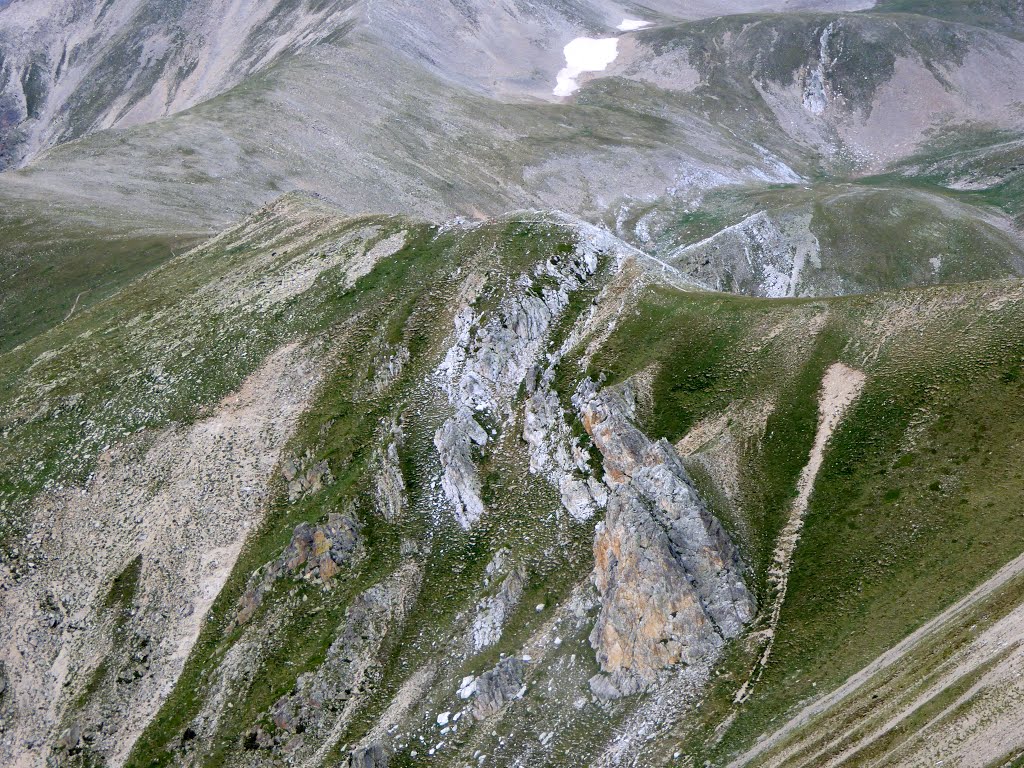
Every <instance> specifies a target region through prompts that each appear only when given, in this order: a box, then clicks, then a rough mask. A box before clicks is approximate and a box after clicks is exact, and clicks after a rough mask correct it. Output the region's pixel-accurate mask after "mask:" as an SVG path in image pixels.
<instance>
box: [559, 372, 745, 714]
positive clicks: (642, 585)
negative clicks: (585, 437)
mask: <svg viewBox="0 0 1024 768" xmlns="http://www.w3.org/2000/svg"><path fill="white" fill-rule="evenodd" d="M574 402H575V403H576V405H577V407H578V408H579V409H580V414H581V417H582V419H583V423H584V426H585V427H586V429H587V431H588V432H589V433H590V435H591V437H592V438H593V440H594V443H595V445H596V446H597V448H598V449H599V450H600V451H601V453H602V455H603V457H604V468H605V473H606V474H605V481H606V483H607V484H608V486H609V488H610V489H611V491H610V494H609V499H608V508H607V514H606V518H605V520H604V521H603V522H602V523H600V524H599V525H598V527H597V532H596V535H595V541H594V557H595V561H596V562H595V571H594V582H595V584H596V586H597V589H598V592H599V594H600V596H601V612H600V615H599V617H598V620H597V623H596V625H595V627H594V630H593V632H592V633H591V635H590V643H591V645H592V646H593V648H594V649H595V650H596V651H597V659H598V662H599V663H600V665H601V669H602V670H603V671H604V672H605V673H606V674H607V675H608V678H606V679H600V678H598V679H596V680H593V681H592V682H591V687H592V689H593V690H594V692H595V693H597V694H599V695H602V696H606V697H614V696H617V695H620V694H621V695H628V694H630V693H635V692H637V691H640V690H643V689H644V688H646V687H647V686H648V685H650V684H651V683H653V682H655V681H656V680H657V679H658V675H659V673H660V672H661V671H662V670H665V669H667V668H669V667H672V666H674V665H677V664H680V663H682V664H695V663H701V662H706V661H707V660H708V659H710V658H714V657H715V655H716V654H717V653H718V652H719V650H720V648H721V646H722V645H723V643H724V641H725V640H727V639H729V638H733V637H736V636H737V635H738V634H739V633H740V632H741V630H742V628H743V626H744V624H746V623H747V622H749V621H750V620H751V619H752V618H753V616H754V613H755V610H756V606H755V603H754V598H753V596H752V595H751V593H750V592H749V590H748V589H747V587H746V585H745V583H744V581H743V571H744V566H743V563H742V562H741V561H740V557H739V553H738V551H737V550H736V548H735V547H734V546H733V544H732V542H731V540H730V539H729V536H728V534H727V533H726V532H725V530H724V529H723V528H722V526H721V524H720V523H719V522H718V520H716V519H715V518H714V516H713V515H711V513H710V512H709V511H708V509H707V507H705V505H704V504H703V502H702V501H701V500H700V497H699V496H698V495H697V492H696V490H695V488H694V487H693V484H692V482H691V481H690V478H689V477H688V475H687V474H686V470H685V469H684V468H683V466H682V464H681V463H680V461H679V459H678V457H677V456H676V454H675V452H674V451H673V449H672V447H671V446H670V445H669V444H668V443H667V442H665V441H663V440H662V441H658V442H654V441H652V440H650V439H649V438H648V437H647V436H646V435H645V434H644V433H643V432H642V431H641V430H640V429H638V428H637V427H636V426H635V425H634V424H633V421H632V415H633V414H632V406H631V393H630V391H629V389H628V387H627V388H625V390H624V391H616V390H603V391H598V389H597V387H596V385H595V384H594V383H593V382H585V384H584V386H583V387H581V390H580V392H579V393H578V394H577V395H576V397H575V398H574Z"/></svg>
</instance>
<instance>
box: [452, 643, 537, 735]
mask: <svg viewBox="0 0 1024 768" xmlns="http://www.w3.org/2000/svg"><path fill="white" fill-rule="evenodd" d="M525 679H526V661H525V660H523V659H520V658H516V657H514V656H510V657H509V658H507V659H502V660H501V661H500V662H498V665H497V666H496V667H494V669H491V670H489V671H487V672H484V673H483V674H482V675H480V677H478V678H476V679H475V680H471V681H464V683H465V684H464V685H463V686H462V687H461V688H460V690H459V695H460V696H462V697H463V698H469V697H472V698H473V705H472V713H473V717H474V718H476V719H477V720H484V719H486V718H488V717H490V716H491V715H495V714H497V713H498V712H500V711H501V709H502V707H504V706H505V705H506V704H508V703H509V702H510V701H515V700H516V699H521V698H522V697H523V694H525V693H526V683H525Z"/></svg>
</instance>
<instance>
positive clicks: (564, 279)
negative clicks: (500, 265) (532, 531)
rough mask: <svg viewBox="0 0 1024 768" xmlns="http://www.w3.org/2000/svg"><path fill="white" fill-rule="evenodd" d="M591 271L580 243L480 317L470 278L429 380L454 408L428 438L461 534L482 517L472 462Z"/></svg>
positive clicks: (588, 251) (592, 259)
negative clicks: (449, 338) (450, 335)
mask: <svg viewBox="0 0 1024 768" xmlns="http://www.w3.org/2000/svg"><path fill="white" fill-rule="evenodd" d="M597 264H598V258H597V250H596V249H595V248H594V247H593V245H592V244H591V243H590V242H589V241H587V240H581V242H580V243H578V244H577V245H576V246H575V248H574V250H572V251H571V252H569V253H564V254H555V255H552V256H551V257H550V258H549V259H548V260H547V261H546V262H543V263H542V264H539V265H538V266H537V267H536V268H535V269H534V271H533V274H532V276H530V275H526V274H523V275H521V276H520V277H519V279H518V280H516V281H515V282H514V284H513V285H512V286H510V290H508V295H506V296H505V297H504V298H502V299H500V301H499V302H498V305H497V307H496V308H495V309H493V310H487V311H484V312H482V313H480V314H477V312H476V311H475V310H474V308H473V306H472V304H473V302H474V301H475V299H477V298H479V296H480V292H481V291H482V290H483V284H482V282H481V280H480V279H479V278H471V281H472V282H474V283H475V285H474V286H473V288H472V289H471V290H469V291H467V294H468V298H469V299H470V300H469V301H467V303H466V305H465V306H463V307H462V309H460V310H459V311H458V312H457V314H456V316H455V342H454V344H453V345H452V346H451V347H450V349H449V350H448V353H447V355H446V356H445V359H444V362H442V364H441V365H440V366H439V368H438V369H437V372H436V374H435V379H436V380H437V382H438V384H439V386H440V387H441V388H442V389H443V390H444V391H445V393H446V394H447V396H448V399H449V402H450V403H451V405H452V406H453V408H454V414H453V415H452V416H451V417H450V418H448V419H447V420H446V421H445V422H444V424H443V425H442V426H441V427H440V429H438V430H437V433H436V434H435V436H434V445H435V447H436V448H437V452H438V455H439V456H440V459H441V466H442V476H441V487H442V489H443V490H444V493H445V496H446V497H447V499H448V500H449V502H450V503H451V505H452V507H453V508H454V512H455V518H456V520H457V521H458V522H459V524H460V525H461V526H462V527H463V528H469V527H470V526H472V525H473V524H474V523H475V522H476V521H477V520H479V519H480V517H481V516H482V515H483V514H484V504H483V501H482V499H481V496H480V491H481V484H480V478H479V476H478V474H477V469H476V458H477V457H478V456H479V455H481V454H482V453H483V452H485V451H486V450H487V447H488V444H489V443H490V442H491V441H492V440H493V439H496V438H497V437H498V435H499V428H501V427H503V426H506V425H507V424H508V423H509V422H510V421H511V419H512V417H513V412H512V404H513V401H514V400H515V398H516V395H517V393H518V392H519V388H520V386H521V385H522V383H523V381H524V380H525V379H526V378H527V374H528V372H529V371H530V370H531V368H532V367H533V365H534V364H535V362H536V360H537V359H538V357H539V356H540V355H541V354H542V353H543V352H544V350H545V348H546V347H547V343H548V340H549V336H550V333H551V330H552V327H553V325H554V322H555V320H556V319H557V318H558V317H559V316H560V315H561V314H562V313H563V312H564V311H565V309H566V307H567V306H568V304H569V297H570V294H571V293H572V292H573V291H576V290H578V289H579V288H581V287H582V286H583V284H584V283H585V281H586V280H587V278H588V277H590V276H591V275H593V274H594V272H596V271H597Z"/></svg>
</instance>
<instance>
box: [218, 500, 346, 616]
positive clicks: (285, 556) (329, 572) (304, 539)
mask: <svg viewBox="0 0 1024 768" xmlns="http://www.w3.org/2000/svg"><path fill="white" fill-rule="evenodd" d="M359 542H360V537H359V524H358V522H357V521H356V520H355V519H354V518H352V517H350V516H349V515H343V514H338V513H335V512H332V513H331V514H329V515H328V516H327V522H326V523H325V524H323V525H316V526H313V525H310V524H309V523H300V524H299V525H297V526H296V527H295V532H294V533H293V534H292V540H291V541H290V542H289V543H288V546H287V547H285V550H284V552H282V553H281V555H280V556H279V557H278V558H277V559H276V560H272V561H271V562H269V563H267V564H266V565H264V566H263V567H261V568H260V569H259V570H257V571H256V572H255V573H253V575H252V576H250V577H249V583H248V584H247V585H246V590H245V592H244V593H243V595H242V597H241V598H239V601H238V614H237V615H236V616H235V624H236V625H241V624H245V623H246V622H247V621H249V619H251V618H252V616H253V614H254V613H255V612H256V610H257V609H258V608H259V606H260V605H261V604H262V602H263V597H264V596H265V595H266V593H267V592H268V591H269V590H270V588H271V587H272V586H273V585H274V582H276V581H277V580H278V579H279V578H281V577H282V576H284V575H285V574H287V573H290V574H293V575H296V576H302V578H305V579H315V580H317V581H320V582H321V583H323V584H327V583H328V582H330V580H331V579H333V578H334V577H335V576H336V575H337V574H338V573H339V572H340V571H341V569H342V568H343V567H345V566H347V565H348V564H350V563H351V562H352V560H353V559H354V558H355V557H356V555H357V554H358V548H359Z"/></svg>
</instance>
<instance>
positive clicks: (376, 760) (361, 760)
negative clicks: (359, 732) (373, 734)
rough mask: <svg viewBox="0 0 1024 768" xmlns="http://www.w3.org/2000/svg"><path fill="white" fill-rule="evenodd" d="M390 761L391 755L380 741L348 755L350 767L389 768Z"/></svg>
mask: <svg viewBox="0 0 1024 768" xmlns="http://www.w3.org/2000/svg"><path fill="white" fill-rule="evenodd" d="M390 762H391V756H390V755H389V754H388V752H387V750H385V749H384V746H383V745H382V744H380V743H379V742H374V743H373V744H371V745H370V746H368V747H360V748H359V749H355V750H353V751H352V752H351V753H350V754H349V756H348V765H349V768H388V764H389V763H390Z"/></svg>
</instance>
